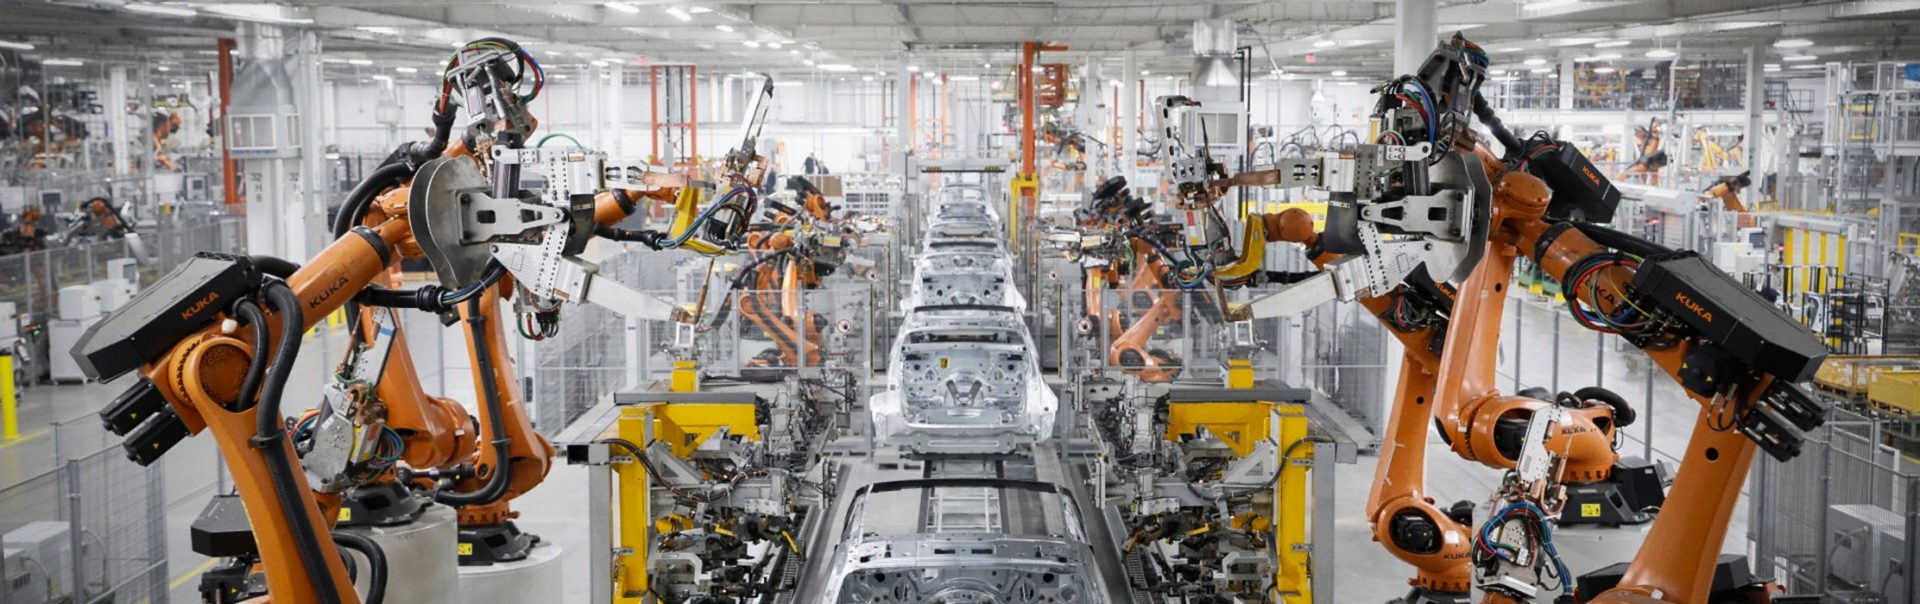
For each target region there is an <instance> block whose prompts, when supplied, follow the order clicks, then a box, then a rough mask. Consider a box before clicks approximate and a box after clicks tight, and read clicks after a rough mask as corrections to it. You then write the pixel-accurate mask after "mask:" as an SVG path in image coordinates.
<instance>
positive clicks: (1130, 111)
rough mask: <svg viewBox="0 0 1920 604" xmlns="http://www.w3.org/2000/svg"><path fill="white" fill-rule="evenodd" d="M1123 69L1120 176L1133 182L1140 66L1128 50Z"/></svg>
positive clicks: (1137, 143)
mask: <svg viewBox="0 0 1920 604" xmlns="http://www.w3.org/2000/svg"><path fill="white" fill-rule="evenodd" d="M1122 61H1124V62H1125V68H1123V69H1121V70H1120V77H1118V78H1115V79H1117V80H1120V175H1121V176H1125V177H1127V182H1129V183H1132V182H1135V180H1136V179H1135V178H1134V175H1133V172H1134V164H1135V162H1134V159H1133V150H1134V148H1135V146H1137V145H1139V143H1140V132H1139V130H1138V129H1136V128H1134V126H1135V125H1137V124H1139V123H1140V84H1139V82H1140V64H1139V61H1138V60H1137V59H1136V58H1135V57H1134V54H1133V51H1131V50H1129V51H1127V52H1126V53H1125V54H1123V55H1122Z"/></svg>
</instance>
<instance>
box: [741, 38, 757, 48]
mask: <svg viewBox="0 0 1920 604" xmlns="http://www.w3.org/2000/svg"><path fill="white" fill-rule="evenodd" d="M740 43H741V44H745V45H746V47H747V48H759V47H760V42H759V41H756V40H741V41H740Z"/></svg>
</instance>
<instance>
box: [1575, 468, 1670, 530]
mask: <svg viewBox="0 0 1920 604" xmlns="http://www.w3.org/2000/svg"><path fill="white" fill-rule="evenodd" d="M1664 474H1665V472H1663V471H1662V469H1661V467H1660V465H1659V464H1656V463H1653V462H1648V461H1645V460H1642V459H1640V458H1637V457H1621V458H1620V460H1619V461H1616V462H1614V463H1613V475H1612V477H1610V478H1608V479H1607V480H1606V481H1605V482H1596V483H1591V484H1570V485H1567V502H1566V505H1565V506H1564V507H1562V508H1561V511H1560V524H1561V526H1571V525H1576V524H1598V525H1603V526H1620V525H1628V524H1646V523H1648V522H1651V521H1653V517H1654V512H1653V511H1650V510H1659V509H1660V506H1661V505H1664V504H1665V503H1666V502H1667V495H1666V491H1664V490H1663V489H1664V487H1665V486H1666V477H1665V476H1664Z"/></svg>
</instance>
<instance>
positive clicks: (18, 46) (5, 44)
mask: <svg viewBox="0 0 1920 604" xmlns="http://www.w3.org/2000/svg"><path fill="white" fill-rule="evenodd" d="M0 48H11V49H14V50H33V45H32V44H28V43H26V42H15V41H12V40H0Z"/></svg>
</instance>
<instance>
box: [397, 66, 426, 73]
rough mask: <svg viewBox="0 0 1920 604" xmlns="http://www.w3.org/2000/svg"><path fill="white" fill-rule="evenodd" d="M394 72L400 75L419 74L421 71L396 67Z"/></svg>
mask: <svg viewBox="0 0 1920 604" xmlns="http://www.w3.org/2000/svg"><path fill="white" fill-rule="evenodd" d="M393 70H394V71H397V72H400V73H419V72H420V70H418V69H414V68H412V67H395V68H393Z"/></svg>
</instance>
